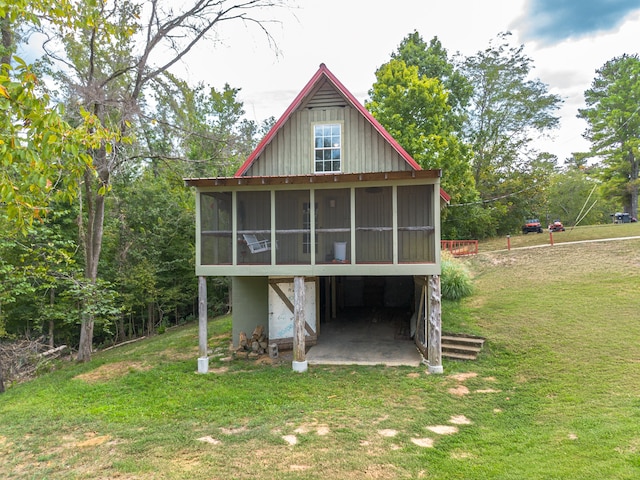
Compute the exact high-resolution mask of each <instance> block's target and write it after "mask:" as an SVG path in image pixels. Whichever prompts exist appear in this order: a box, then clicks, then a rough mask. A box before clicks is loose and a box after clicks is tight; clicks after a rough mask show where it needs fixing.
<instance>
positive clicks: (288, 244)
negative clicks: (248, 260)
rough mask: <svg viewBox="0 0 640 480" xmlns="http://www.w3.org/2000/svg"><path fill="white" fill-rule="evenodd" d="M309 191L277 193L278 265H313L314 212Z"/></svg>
mask: <svg viewBox="0 0 640 480" xmlns="http://www.w3.org/2000/svg"><path fill="white" fill-rule="evenodd" d="M309 198H310V196H309V191H308V190H284V191H282V190H280V191H277V192H276V219H275V220H276V239H277V249H276V264H278V265H291V264H303V265H309V264H311V251H310V250H311V215H312V214H313V213H312V212H313V211H314V210H316V209H311V207H310V200H309Z"/></svg>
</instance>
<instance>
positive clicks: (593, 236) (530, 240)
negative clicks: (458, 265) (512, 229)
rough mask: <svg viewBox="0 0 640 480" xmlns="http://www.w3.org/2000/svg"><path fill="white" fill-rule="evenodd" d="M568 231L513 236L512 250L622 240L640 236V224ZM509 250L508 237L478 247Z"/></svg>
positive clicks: (579, 227) (601, 226)
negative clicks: (568, 243)
mask: <svg viewBox="0 0 640 480" xmlns="http://www.w3.org/2000/svg"><path fill="white" fill-rule="evenodd" d="M565 227H566V231H564V232H554V233H553V235H552V236H551V235H550V234H549V232H548V231H547V230H546V229H545V231H544V232H543V233H528V234H526V235H525V234H517V235H511V236H510V238H509V242H510V244H511V248H521V247H534V246H540V245H549V244H550V243H551V238H553V243H554V245H555V244H558V243H566V242H579V241H588V240H597V239H605V238H620V237H634V236H640V222H636V223H624V224H613V223H611V224H606V225H595V226H594V225H589V226H584V227H583V226H578V227H571V226H569V225H565ZM506 249H507V237H500V238H491V239H488V240H483V241H481V242H480V244H479V245H478V250H479V251H480V252H491V251H496V250H506Z"/></svg>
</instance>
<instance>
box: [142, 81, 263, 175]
mask: <svg viewBox="0 0 640 480" xmlns="http://www.w3.org/2000/svg"><path fill="white" fill-rule="evenodd" d="M154 90H155V100H156V101H155V105H156V106H155V109H154V110H153V111H151V112H149V113H148V114H147V116H148V118H149V119H150V120H151V121H150V122H147V123H145V124H143V125H142V126H141V128H142V129H143V131H144V133H143V136H144V138H145V140H146V143H147V144H146V146H147V149H148V151H149V156H150V158H151V161H152V162H156V161H162V160H164V161H168V162H171V163H172V164H173V165H174V171H175V172H176V174H178V175H180V176H182V177H211V176H229V175H232V174H233V173H234V172H235V170H237V168H238V167H239V166H240V165H241V164H242V162H243V161H244V159H245V158H246V157H247V156H248V155H249V154H250V153H251V151H252V150H253V148H254V147H255V145H256V144H257V136H258V134H259V133H260V132H261V130H260V129H259V128H258V126H257V125H256V124H255V122H252V121H249V120H246V119H243V115H244V113H245V111H244V107H243V104H242V102H240V101H239V100H238V99H237V95H238V93H239V91H240V89H238V88H231V87H230V86H229V85H228V84H225V86H224V89H223V90H222V91H218V90H216V89H215V88H213V87H206V86H205V85H204V84H202V83H200V84H198V85H196V86H195V87H191V86H190V85H189V84H188V83H187V82H185V81H184V80H181V79H179V78H176V77H175V76H173V75H170V74H166V75H165V76H164V78H162V79H159V81H158V82H157V85H156V86H155V88H154ZM168 152H171V154H168Z"/></svg>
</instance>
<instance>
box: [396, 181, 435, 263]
mask: <svg viewBox="0 0 640 480" xmlns="http://www.w3.org/2000/svg"><path fill="white" fill-rule="evenodd" d="M434 233H435V228H434V219H433V185H411V186H404V187H398V261H399V262H404V263H432V262H434V261H435V247H436V245H435V235H434Z"/></svg>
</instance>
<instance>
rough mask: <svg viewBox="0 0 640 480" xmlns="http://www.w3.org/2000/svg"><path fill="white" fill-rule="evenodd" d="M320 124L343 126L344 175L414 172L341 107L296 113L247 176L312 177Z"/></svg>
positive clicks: (369, 128)
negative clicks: (315, 131) (315, 134)
mask: <svg viewBox="0 0 640 480" xmlns="http://www.w3.org/2000/svg"><path fill="white" fill-rule="evenodd" d="M318 123H340V124H342V173H368V172H391V171H405V170H410V169H411V167H410V166H409V165H408V164H407V162H406V161H405V160H404V159H403V158H402V157H401V156H400V155H399V154H398V153H397V152H396V151H395V150H394V149H393V147H392V146H391V145H390V144H389V143H388V142H387V141H386V140H385V139H384V138H383V137H382V136H381V135H380V134H379V133H378V132H377V131H376V130H375V128H373V126H372V125H371V123H370V122H368V121H367V120H366V119H365V118H364V117H363V116H362V115H361V114H360V113H359V112H358V111H356V110H355V109H354V108H352V107H338V108H312V109H302V110H298V111H297V112H295V113H294V114H293V115H292V116H291V117H290V118H289V120H288V121H287V123H286V124H285V125H283V127H282V128H281V129H280V131H279V132H278V133H277V135H276V136H275V137H274V138H273V140H272V141H271V142H270V143H269V145H267V147H266V148H265V150H264V152H263V153H262V154H261V155H260V156H259V157H258V158H257V159H256V161H254V163H253V164H252V165H251V167H250V168H249V169H248V170H247V171H246V172H245V175H246V176H277V175H309V174H313V173H314V162H313V125H315V124H318Z"/></svg>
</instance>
